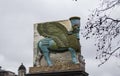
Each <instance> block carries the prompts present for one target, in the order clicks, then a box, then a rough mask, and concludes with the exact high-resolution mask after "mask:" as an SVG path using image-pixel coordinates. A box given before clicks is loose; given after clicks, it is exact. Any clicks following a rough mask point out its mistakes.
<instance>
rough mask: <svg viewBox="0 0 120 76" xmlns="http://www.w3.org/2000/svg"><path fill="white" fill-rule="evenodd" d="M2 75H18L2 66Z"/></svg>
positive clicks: (0, 74) (0, 68)
mask: <svg viewBox="0 0 120 76" xmlns="http://www.w3.org/2000/svg"><path fill="white" fill-rule="evenodd" d="M0 76H16V75H15V73H14V72H11V71H7V70H3V69H2V67H1V66H0Z"/></svg>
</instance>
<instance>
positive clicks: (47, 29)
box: [37, 17, 80, 66]
mask: <svg viewBox="0 0 120 76" xmlns="http://www.w3.org/2000/svg"><path fill="white" fill-rule="evenodd" d="M70 21H71V27H72V29H73V30H71V31H68V30H67V29H66V27H65V26H64V25H62V24H60V23H58V22H46V23H41V24H38V26H37V31H38V33H39V34H40V35H41V36H43V37H44V39H42V40H40V41H39V42H38V48H39V50H40V52H41V53H42V54H43V56H44V58H45V60H46V62H47V64H48V66H52V65H53V63H52V61H51V59H50V53H52V52H55V53H61V52H65V51H70V53H71V57H72V62H73V63H74V64H77V63H79V62H78V59H77V56H76V52H80V43H79V31H80V18H78V17H75V18H71V19H70Z"/></svg>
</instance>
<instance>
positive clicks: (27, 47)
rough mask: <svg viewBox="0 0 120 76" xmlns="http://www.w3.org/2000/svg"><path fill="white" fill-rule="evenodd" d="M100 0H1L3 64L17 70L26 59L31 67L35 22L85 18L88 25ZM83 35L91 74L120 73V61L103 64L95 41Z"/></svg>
mask: <svg viewBox="0 0 120 76" xmlns="http://www.w3.org/2000/svg"><path fill="white" fill-rule="evenodd" d="M98 4H99V2H98V0H78V2H76V1H73V0H0V66H2V68H3V69H6V70H10V71H13V72H15V73H17V70H18V67H19V66H20V64H21V63H22V62H23V63H24V65H25V66H26V68H27V70H28V68H29V67H31V66H32V65H33V24H34V23H40V22H46V21H56V20H64V19H69V17H71V16H80V17H81V29H82V27H83V26H85V22H86V20H87V17H88V15H89V14H90V10H92V9H94V8H95V7H97V6H98ZM80 38H81V40H80V41H81V46H82V55H83V56H84V58H85V60H86V72H87V73H89V76H120V72H119V70H120V64H119V63H120V60H119V59H117V58H111V59H110V60H109V61H108V62H107V63H105V64H104V65H102V66H101V67H97V65H98V64H99V63H100V62H99V61H98V60H95V54H96V51H95V47H94V46H93V43H94V40H87V41H86V40H85V39H83V38H82V36H80Z"/></svg>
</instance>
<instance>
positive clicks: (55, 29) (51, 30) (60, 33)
mask: <svg viewBox="0 0 120 76" xmlns="http://www.w3.org/2000/svg"><path fill="white" fill-rule="evenodd" d="M37 31H38V33H39V34H40V35H42V36H44V37H49V38H52V39H53V40H54V41H55V42H56V44H57V46H58V47H68V46H69V43H68V31H67V29H66V27H65V26H64V25H62V24H60V23H58V22H47V23H41V24H38V26H37Z"/></svg>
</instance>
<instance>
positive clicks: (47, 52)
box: [40, 46, 52, 66]
mask: <svg viewBox="0 0 120 76" xmlns="http://www.w3.org/2000/svg"><path fill="white" fill-rule="evenodd" d="M40 49H41V50H42V53H43V55H44V58H45V60H46V61H47V64H48V66H52V62H51V60H50V53H49V50H48V48H47V46H40Z"/></svg>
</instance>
